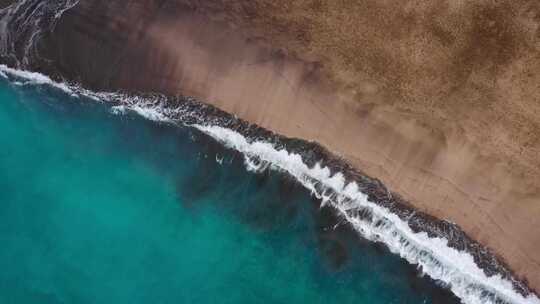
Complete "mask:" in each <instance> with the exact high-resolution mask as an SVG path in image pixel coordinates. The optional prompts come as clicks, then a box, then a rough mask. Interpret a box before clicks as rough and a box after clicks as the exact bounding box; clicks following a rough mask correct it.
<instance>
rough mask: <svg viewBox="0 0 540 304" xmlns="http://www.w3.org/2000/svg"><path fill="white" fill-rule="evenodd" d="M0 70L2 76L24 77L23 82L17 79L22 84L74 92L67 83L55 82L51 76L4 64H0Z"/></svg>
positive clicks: (69, 92) (71, 93)
mask: <svg viewBox="0 0 540 304" xmlns="http://www.w3.org/2000/svg"><path fill="white" fill-rule="evenodd" d="M0 72H1V73H2V75H3V76H4V78H8V76H14V77H17V78H21V79H25V80H26V81H25V82H22V81H19V82H20V83H22V84H23V85H25V84H33V85H49V86H52V87H55V88H57V89H60V90H62V91H64V92H65V93H67V94H69V95H73V94H74V92H73V90H72V89H71V88H70V87H69V86H68V85H66V84H64V83H59V82H56V81H54V80H52V79H51V78H49V77H47V76H45V75H43V74H40V73H35V72H29V71H21V70H16V69H12V68H10V67H8V66H6V65H4V64H0Z"/></svg>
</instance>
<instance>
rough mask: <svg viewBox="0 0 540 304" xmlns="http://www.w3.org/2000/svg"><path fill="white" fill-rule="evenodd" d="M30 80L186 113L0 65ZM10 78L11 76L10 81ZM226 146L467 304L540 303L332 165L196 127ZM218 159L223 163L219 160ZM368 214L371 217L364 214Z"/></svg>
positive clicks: (145, 109)
mask: <svg viewBox="0 0 540 304" xmlns="http://www.w3.org/2000/svg"><path fill="white" fill-rule="evenodd" d="M7 75H11V76H15V77H16V78H22V79H26V80H27V83H29V84H36V85H43V84H47V85H50V86H53V87H55V88H58V89H60V90H62V91H64V92H66V93H68V94H70V95H72V96H73V95H75V96H77V94H80V95H83V96H86V97H89V98H92V99H94V100H96V101H111V100H115V101H116V102H120V103H121V105H119V106H114V107H112V108H111V112H112V113H114V114H125V113H127V112H129V111H133V112H136V113H138V114H140V115H142V116H143V117H145V118H147V119H150V120H153V121H163V122H174V121H173V120H172V119H171V118H169V117H176V116H175V115H177V114H179V113H183V109H181V108H177V109H171V108H168V107H163V106H162V105H161V104H160V103H159V102H156V101H155V100H150V99H146V98H142V97H129V98H128V97H126V96H123V95H121V94H117V93H96V92H92V91H88V90H85V89H82V88H79V87H73V86H68V85H66V84H62V83H57V82H54V81H53V80H51V79H50V78H49V77H47V76H44V75H42V74H39V73H34V72H27V71H19V70H15V69H11V68H9V67H7V66H5V65H0V76H5V77H7ZM7 78H8V79H10V77H7ZM193 127H195V128H197V129H199V130H200V131H202V132H204V133H206V134H208V135H209V136H211V137H213V138H214V139H216V140H218V141H219V142H221V143H223V144H224V145H225V146H226V147H229V148H231V149H234V150H237V151H239V152H241V153H242V154H243V155H244V157H245V164H246V168H247V169H248V170H250V171H254V172H261V171H264V170H266V169H268V168H270V169H273V170H279V171H283V172H286V173H288V174H290V175H291V176H293V177H294V178H296V179H297V180H298V181H299V182H300V183H301V184H302V185H303V186H304V187H306V188H307V189H309V190H310V191H311V192H312V193H313V194H314V195H315V196H317V197H318V198H319V199H321V200H322V204H325V205H330V206H332V207H334V208H335V209H336V210H337V211H338V212H339V214H340V215H341V216H342V217H343V218H344V219H346V220H347V221H348V222H349V223H350V224H351V225H352V226H353V227H354V228H355V229H356V230H357V231H358V232H359V233H360V234H361V235H362V236H363V237H365V238H366V239H369V240H372V241H377V242H382V243H384V244H385V245H386V246H387V247H388V248H389V249H390V251H392V252H393V253H395V254H398V255H400V256H401V257H402V258H404V259H405V260H407V261H408V262H409V263H411V264H415V265H418V266H419V267H421V270H422V271H423V273H425V274H427V275H429V276H430V277H431V278H433V279H435V280H439V281H441V282H444V283H445V284H446V285H447V286H448V287H449V288H450V289H451V290H452V292H453V293H454V294H455V295H456V296H458V297H459V298H460V299H461V300H462V302H463V303H466V304H494V303H501V302H502V301H504V302H507V303H523V304H540V299H538V297H537V296H535V295H534V294H530V295H529V296H527V297H524V296H522V295H521V294H519V293H518V292H517V291H516V290H515V289H514V288H513V285H512V283H511V282H510V281H508V280H505V279H503V278H502V277H501V276H500V275H496V276H492V277H487V276H486V275H485V274H484V272H483V271H482V270H481V269H480V268H479V267H478V265H476V263H475V262H474V259H473V257H472V256H471V255H470V254H469V253H467V252H460V251H458V250H456V249H453V248H451V247H449V246H448V241H447V240H446V239H441V238H430V237H429V236H428V235H427V233H425V232H421V233H415V232H414V231H412V229H411V228H410V227H409V225H408V223H407V222H406V221H403V220H402V219H401V218H399V217H398V216H397V215H396V214H393V213H392V212H390V210H388V209H387V208H384V207H382V206H379V205H377V204H375V203H373V202H370V201H369V200H368V198H367V195H366V194H364V193H362V192H360V191H359V187H358V185H357V184H356V183H355V182H351V183H347V182H346V180H345V178H344V177H343V175H342V174H340V173H337V174H333V175H332V174H331V171H330V170H329V169H328V168H327V167H323V166H321V165H320V164H316V165H315V166H314V167H313V168H309V167H308V166H307V165H306V164H305V163H304V162H303V160H302V156H301V155H299V154H295V153H289V152H288V151H286V150H284V149H276V148H275V147H274V146H273V145H272V144H270V143H267V142H262V141H254V142H248V140H247V139H246V138H245V137H244V136H242V135H241V134H240V133H237V132H235V131H232V130H230V129H226V128H223V127H219V126H211V125H206V126H203V125H194V126H193ZM216 160H217V159H216ZM360 213H362V214H366V213H368V214H369V215H370V217H365V216H360V215H359V214H360Z"/></svg>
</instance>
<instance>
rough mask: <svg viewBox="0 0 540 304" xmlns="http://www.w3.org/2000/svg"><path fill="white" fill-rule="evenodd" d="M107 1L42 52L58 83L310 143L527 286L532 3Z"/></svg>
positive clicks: (537, 125)
mask: <svg viewBox="0 0 540 304" xmlns="http://www.w3.org/2000/svg"><path fill="white" fill-rule="evenodd" d="M111 2H114V1H110V2H109V1H86V2H85V1H81V3H80V4H79V6H78V7H76V8H75V9H74V10H73V11H71V12H70V13H69V14H67V15H66V16H64V19H63V20H62V21H61V22H60V23H59V24H58V25H57V29H56V32H55V33H54V35H53V37H52V38H51V39H50V40H49V41H48V42H47V43H48V45H46V46H45V47H44V49H49V50H51V51H50V54H48V57H49V58H51V59H53V62H55V64H56V65H58V66H59V67H60V70H61V71H63V73H64V74H65V75H66V76H67V77H70V78H72V79H75V80H78V81H81V82H83V83H84V84H87V85H89V86H91V87H94V88H99V89H110V88H114V89H118V88H123V89H129V90H134V91H148V90H151V91H161V92H165V93H169V94H184V95H192V96H195V97H197V98H199V99H200V100H204V101H205V102H208V103H210V104H213V105H215V106H217V107H219V108H221V109H223V110H225V111H227V112H229V113H233V114H235V115H237V116H238V117H240V118H243V119H246V120H248V121H250V122H252V123H255V124H257V125H259V126H262V127H264V128H267V129H269V130H272V131H275V132H277V133H279V134H283V135H286V136H289V137H297V138H302V139H307V140H311V141H317V142H319V143H321V144H322V145H323V146H325V147H327V148H328V149H329V150H331V151H332V152H334V153H336V154H337V155H339V156H342V157H343V158H345V159H346V160H348V161H349V162H350V163H351V164H352V165H354V166H355V167H357V168H359V169H360V170H362V171H364V172H366V173H368V174H369V175H371V176H373V177H377V178H379V179H381V180H382V181H383V182H384V183H385V184H386V185H387V186H388V187H389V188H390V189H391V190H393V191H395V192H397V193H399V194H401V195H402V196H404V198H406V199H407V200H408V201H409V202H410V203H411V204H413V205H414V206H415V207H416V208H418V209H420V210H422V211H425V212H427V213H429V214H432V215H434V216H436V217H439V218H441V219H447V220H449V221H452V222H455V223H457V224H458V225H459V226H460V227H462V228H463V230H464V231H466V232H467V233H468V234H469V235H470V236H472V237H473V238H475V239H476V240H478V241H480V242H481V243H482V244H484V245H486V246H487V247H489V248H491V249H493V250H494V251H495V252H496V253H497V254H499V255H500V256H501V257H502V258H503V259H504V260H505V261H506V262H507V263H508V264H509V265H510V266H511V268H512V269H513V270H514V271H515V272H516V273H517V274H518V275H519V276H521V277H522V278H526V279H527V280H528V281H529V283H530V286H531V287H533V288H535V289H536V290H540V29H539V24H540V4H539V3H538V2H537V1H521V0H517V1H510V0H506V1H495V0H475V1H467V0H461V1H457V0H447V1H446V0H440V1H414V0H407V1H375V0H364V1H358V0H357V1H348V0H340V1H334V0H327V1H325V0H309V1H308V0H305V1H302V0H299V1H291V0H275V1H261V0H250V1H247V0H246V1H243V0H222V1H219V0H214V1H209V0H207V1H188V0H176V1H172V0H171V1H161V2H160V3H159V4H158V2H157V1H116V2H123V3H122V4H121V5H120V4H115V3H111ZM181 4H184V5H186V6H184V5H181ZM56 54H60V55H56ZM46 55H47V54H46ZM102 67H106V68H102ZM41 68H42V69H43V70H45V71H46V70H47V66H42V67H41Z"/></svg>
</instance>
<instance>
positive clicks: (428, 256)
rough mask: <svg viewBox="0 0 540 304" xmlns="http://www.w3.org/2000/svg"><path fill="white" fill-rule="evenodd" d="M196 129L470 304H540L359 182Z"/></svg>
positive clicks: (235, 136) (214, 130)
mask: <svg viewBox="0 0 540 304" xmlns="http://www.w3.org/2000/svg"><path fill="white" fill-rule="evenodd" d="M194 127H195V128H197V129H199V130H201V131H202V132H204V133H206V134H208V135H210V136H211V137H213V138H215V139H216V140H218V141H219V142H221V143H223V144H224V145H225V146H227V147H229V148H232V149H234V150H237V151H239V152H241V153H242V154H243V155H244V156H245V160H246V162H245V163H246V166H247V168H248V169H250V170H254V171H260V170H264V169H265V168H266V167H268V166H270V168H272V169H277V170H281V171H285V172H287V173H288V174H290V175H292V176H293V177H295V178H296V179H297V180H298V181H299V182H300V183H302V185H304V186H305V187H306V188H307V189H309V190H310V191H311V192H312V193H313V194H314V195H316V196H317V197H318V198H320V199H322V200H323V203H324V204H329V205H331V206H333V207H334V208H335V209H336V210H337V211H339V213H340V215H341V216H343V217H344V218H345V219H346V220H347V221H348V222H349V223H351V224H352V225H353V227H354V228H355V229H356V230H357V231H358V232H359V233H361V234H362V236H363V237H365V238H367V239H369V240H372V241H378V242H382V243H384V244H385V245H386V246H387V247H388V248H389V249H390V250H391V251H392V252H393V253H395V254H399V255H400V256H401V257H402V258H404V259H406V260H407V261H408V262H409V263H411V264H416V265H419V266H421V270H422V271H423V272H424V273H425V274H427V275H429V276H430V277H431V278H433V279H435V280H440V281H442V282H444V283H445V284H447V286H448V287H449V288H450V289H451V290H452V292H453V293H454V294H456V295H457V296H458V297H459V298H460V299H461V300H462V301H463V302H464V303H470V304H478V303H495V302H497V301H501V300H502V301H506V302H509V303H527V304H539V303H540V300H539V299H538V298H537V297H536V296H534V295H529V296H528V297H523V296H522V295H521V294H519V293H518V292H516V291H515V290H514V287H513V285H512V283H511V282H510V281H508V280H505V279H503V278H502V277H501V276H500V275H496V276H492V277H487V276H486V275H485V274H484V272H483V271H482V270H481V269H480V268H479V267H478V266H477V265H476V263H475V262H474V259H473V257H472V256H471V255H470V254H469V253H466V252H461V251H458V250H456V249H453V248H451V247H449V246H448V242H447V240H446V239H441V238H431V237H429V236H428V235H427V233H425V232H421V233H415V232H413V231H412V229H411V228H410V227H409V225H408V224H407V222H405V221H403V220H402V219H401V218H399V217H398V216H397V215H396V214H393V213H392V212H390V211H389V210H388V209H387V208H384V207H382V206H380V205H377V204H375V203H373V202H370V201H369V200H368V198H367V195H366V194H364V193H362V192H360V191H359V188H358V185H357V184H356V183H355V182H352V183H348V184H347V183H346V181H345V178H344V177H343V175H342V174H340V173H337V174H334V175H332V174H331V172H330V170H329V169H328V168H326V167H322V166H321V165H320V164H316V165H315V166H314V167H313V168H309V167H308V166H307V165H306V164H305V163H304V162H303V161H302V157H301V156H300V155H298V154H295V153H289V152H287V151H286V150H284V149H282V150H278V149H276V148H275V147H274V146H273V145H272V144H270V143H267V142H261V141H255V142H248V141H247V140H246V138H245V137H243V136H242V135H241V134H239V133H237V132H235V131H232V130H230V129H226V128H222V127H219V126H202V125H195V126H194ZM328 190H331V191H328ZM360 212H362V214H366V212H368V213H369V214H370V215H371V217H369V218H366V217H363V216H360V215H359V213H360ZM486 291H487V292H486Z"/></svg>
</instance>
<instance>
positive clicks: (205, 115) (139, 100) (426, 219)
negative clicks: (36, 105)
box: [0, 66, 538, 303]
mask: <svg viewBox="0 0 540 304" xmlns="http://www.w3.org/2000/svg"><path fill="white" fill-rule="evenodd" d="M0 71H1V72H2V73H3V74H6V75H10V76H11V77H15V78H16V79H27V80H30V81H29V83H30V84H31V85H32V84H35V85H46V86H51V87H53V88H55V89H57V90H60V91H63V92H64V93H67V94H70V95H75V96H81V97H83V98H90V99H95V100H100V101H104V102H107V103H109V105H110V106H111V109H112V110H111V111H112V112H113V113H116V114H119V113H124V112H125V111H133V112H135V113H137V114H139V115H141V116H143V117H145V118H147V119H150V120H154V121H156V122H158V123H159V122H161V123H163V122H164V123H173V124H177V123H180V124H182V125H185V126H188V127H194V128H195V129H198V130H199V131H201V132H202V133H205V134H206V135H208V136H210V137H213V138H214V139H216V140H218V141H221V142H222V144H224V145H225V146H226V147H228V148H232V149H233V150H237V151H238V152H241V153H242V154H244V156H245V157H247V155H248V154H246V151H242V150H239V149H238V148H235V147H234V146H230V142H227V141H226V140H223V138H221V139H220V138H219V137H216V136H215V134H214V135H213V134H212V132H209V131H208V130H210V129H211V128H215V127H218V128H225V130H229V132H232V133H231V134H232V135H233V136H234V134H238V135H240V136H243V138H244V139H245V140H246V143H251V144H253V143H255V144H258V143H265V144H268V145H270V146H271V147H273V148H271V149H273V150H274V151H275V153H278V154H279V153H281V152H279V151H280V150H281V149H285V150H282V151H286V153H287V154H288V155H300V156H301V163H302V164H305V166H306V168H312V169H310V170H313V169H314V168H317V167H318V168H328V169H330V171H328V175H327V178H328V179H329V180H335V179H336V176H342V177H343V178H344V180H343V182H342V185H341V186H338V188H340V189H342V190H341V191H345V192H346V191H347V190H346V189H347V188H350V187H349V186H347V185H351V184H356V185H358V190H359V191H361V192H362V193H364V194H365V195H366V197H367V199H368V200H369V201H371V202H374V203H375V204H376V205H378V206H381V207H382V208H385V209H387V210H389V211H390V213H391V214H395V215H397V216H398V217H399V219H401V220H403V221H404V223H407V225H408V226H409V227H410V228H411V229H412V231H413V232H414V233H415V234H418V233H422V232H426V233H427V235H428V236H429V238H430V239H434V238H442V239H444V240H446V241H447V242H448V243H447V244H448V246H449V247H450V248H453V249H455V250H457V251H461V252H465V253H467V254H469V255H471V256H472V258H473V260H474V262H475V263H476V265H478V267H480V270H481V271H482V272H483V273H484V275H486V277H493V276H497V275H500V276H501V277H502V278H503V279H504V280H507V281H508V282H511V284H512V287H513V290H514V291H515V292H517V294H520V295H521V296H523V297H525V296H531V297H532V295H533V294H535V290H533V289H531V288H529V287H528V286H527V284H526V283H524V282H520V281H518V280H516V279H515V275H514V274H513V273H512V271H511V270H510V269H509V268H508V267H507V265H505V264H504V262H501V261H500V259H499V258H498V257H497V256H496V255H495V254H493V253H492V252H490V251H489V250H487V249H486V248H484V247H483V246H482V245H480V244H479V243H478V242H476V241H474V240H473V239H471V238H470V237H469V236H467V234H466V233H464V232H463V231H462V230H461V229H460V228H459V227H458V226H456V225H455V224H452V223H449V222H447V221H443V220H439V219H436V218H434V217H433V216H430V215H428V214H424V213H422V212H419V211H417V210H415V209H414V207H412V206H411V205H410V204H408V203H407V202H406V201H404V200H403V199H402V198H401V197H400V196H399V195H397V194H395V193H392V192H390V191H389V190H388V189H387V188H386V187H385V186H384V185H383V184H382V183H381V182H380V181H379V180H377V179H373V178H370V177H368V176H366V175H365V174H364V173H362V172H360V171H359V170H357V169H355V168H354V167H352V166H351V165H349V164H348V163H347V162H346V161H345V160H344V159H341V158H339V157H336V156H335V155H333V154H332V153H331V152H329V151H328V150H326V149H325V148H324V147H322V146H320V145H319V144H317V143H314V142H305V141H304V140H301V139H294V138H287V137H284V136H281V135H279V134H275V133H273V132H271V131H269V130H266V129H264V128H261V127H258V126H255V125H253V124H251V123H249V122H246V121H244V120H241V119H238V118H236V117H234V116H232V115H230V114H228V113H226V112H224V111H222V110H220V109H218V108H216V107H214V106H212V105H208V104H205V103H201V102H199V101H197V100H195V99H193V98H190V97H167V96H164V95H159V94H157V95H156V94H151V93H150V94H145V95H141V96H133V95H123V94H120V93H94V92H91V91H88V90H85V89H81V88H78V87H72V86H66V85H63V84H60V83H56V82H53V81H52V80H50V79H48V78H47V77H46V76H43V75H40V74H36V73H32V72H24V71H17V70H13V69H10V68H7V67H5V66H4V67H2V66H0ZM7 78H8V79H9V77H7ZM204 126H208V128H210V129H208V130H205V128H206V127H204ZM233 133H234V134H233ZM256 157H259V156H256ZM289 157H290V156H287V158H289ZM293 158H294V156H293ZM246 161H247V158H246ZM260 161H261V162H260V163H259V164H258V165H255V167H252V169H254V170H255V171H259V170H260V171H264V170H267V169H268V164H266V165H265V164H264V162H266V161H268V160H265V159H264V158H262V159H260ZM287 162H288V161H287ZM274 164H277V165H279V163H274ZM246 166H248V164H247V163H246ZM257 166H259V168H257ZM247 169H248V170H249V167H247ZM278 171H283V172H284V173H286V174H287V175H289V176H291V177H293V178H294V180H295V181H296V182H298V183H300V184H303V186H304V187H306V188H307V189H308V190H309V189H310V188H309V186H307V185H306V184H304V183H303V182H302V179H299V176H295V175H294V174H293V172H291V171H288V170H286V169H278ZM323 171H324V170H323ZM337 179H338V180H339V179H340V178H339V177H338V178H337ZM321 182H322V180H321ZM313 186H314V187H315V188H312V189H311V191H312V193H313V194H314V195H315V196H317V197H318V198H319V199H323V204H325V200H324V196H326V197H327V199H328V201H330V202H332V201H333V200H334V199H335V196H334V195H337V196H339V195H341V194H340V190H337V189H335V188H334V189H332V188H324V187H323V188H321V189H317V186H316V184H313ZM328 191H331V192H333V194H330V193H329V192H328ZM321 195H322V196H323V197H321ZM330 206H332V207H333V209H335V210H336V212H337V216H340V215H339V214H340V212H341V216H346V215H345V213H342V212H346V211H343V210H340V209H339V207H338V206H339V205H332V203H330ZM370 216H372V215H370V213H369V212H366V211H360V217H361V218H369V217H370ZM347 220H348V221H347V223H348V225H352V228H353V229H355V230H356V231H357V233H359V232H360V231H359V230H358V229H357V228H356V227H355V226H354V224H353V222H351V221H350V219H349V218H347ZM368 221H373V220H369V219H368ZM360 234H361V235H362V236H363V237H364V238H365V237H366V235H365V234H363V233H361V232H360ZM368 239H369V238H368ZM370 240H371V241H374V242H382V243H383V244H385V246H387V247H389V246H390V245H389V244H388V243H385V242H384V241H382V240H379V239H378V238H375V239H370ZM389 249H390V250H391V251H393V249H392V247H389ZM421 251H422V250H421ZM424 252H425V253H427V254H428V255H429V254H430V253H429V250H428V251H424ZM394 253H396V252H394ZM398 254H399V255H401V257H402V258H405V259H407V258H406V256H403V255H402V254H403V253H399V252H398ZM407 260H408V259H407ZM409 262H410V261H409ZM419 265H422V263H420V264H419ZM443 267H444V265H443ZM422 272H423V271H422ZM428 275H429V272H428ZM433 279H435V280H436V279H440V278H433ZM443 282H444V280H443ZM483 283H484V282H477V283H474V281H473V283H472V284H473V285H471V286H475V285H474V284H483ZM470 288H472V287H470ZM474 288H475V289H476V288H479V287H478V286H476V287H474ZM481 291H483V292H488V293H487V294H482V293H479V295H481V296H482V297H486V298H488V299H490V300H492V301H496V300H497V299H501V300H503V301H508V300H509V298H506V296H508V294H505V293H502V297H500V296H501V295H498V294H497V292H498V291H501V290H496V289H495V290H494V291H493V290H491V291H490V290H489V289H487V290H483V289H482V290H481ZM469 292H470V291H469ZM490 292H495V293H493V294H491V293H490ZM462 299H463V298H462ZM473 299H476V298H473ZM479 299H481V298H480V297H479V298H478V300H479ZM537 300H538V298H536V301H537ZM510 301H511V300H510ZM527 301H531V303H535V299H534V298H528V300H527ZM471 303H474V302H471ZM509 303H512V302H509Z"/></svg>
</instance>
